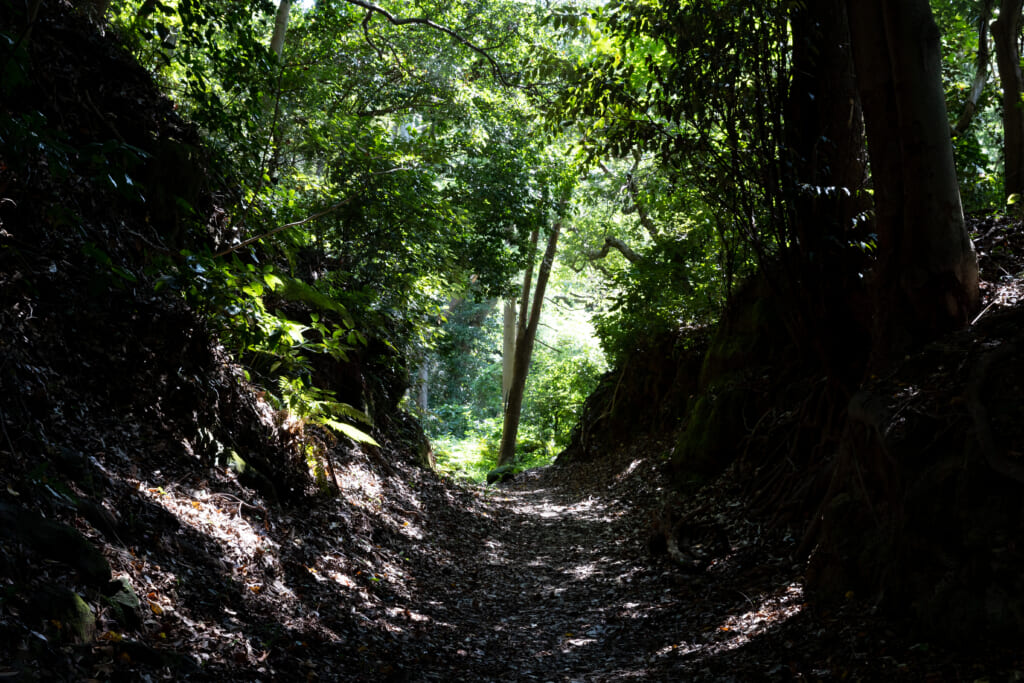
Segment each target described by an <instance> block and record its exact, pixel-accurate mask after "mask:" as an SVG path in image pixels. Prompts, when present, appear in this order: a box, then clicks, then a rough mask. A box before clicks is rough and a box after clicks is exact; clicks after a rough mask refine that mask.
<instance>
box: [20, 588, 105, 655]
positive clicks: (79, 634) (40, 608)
mask: <svg viewBox="0 0 1024 683" xmlns="http://www.w3.org/2000/svg"><path fill="white" fill-rule="evenodd" d="M29 607H30V609H31V610H32V611H33V612H34V613H35V616H36V618H37V619H38V620H39V621H41V622H43V623H44V624H49V625H52V626H54V627H55V628H57V629H58V631H59V632H60V637H61V640H63V641H65V642H71V643H78V644H85V643H91V642H92V641H93V639H94V638H95V637H96V616H95V615H94V614H93V613H92V610H91V609H89V605H88V604H86V602H85V600H83V599H82V598H81V596H79V595H78V593H75V592H74V591H72V590H68V589H67V588H61V587H56V586H47V587H45V588H43V589H42V590H40V591H39V592H38V593H36V594H35V595H34V596H33V597H32V600H31V601H30V603H29Z"/></svg>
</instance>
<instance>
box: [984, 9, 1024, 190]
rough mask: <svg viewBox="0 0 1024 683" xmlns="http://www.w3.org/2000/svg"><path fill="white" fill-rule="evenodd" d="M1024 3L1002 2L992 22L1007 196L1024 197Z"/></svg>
mask: <svg viewBox="0 0 1024 683" xmlns="http://www.w3.org/2000/svg"><path fill="white" fill-rule="evenodd" d="M1022 9H1024V0H1002V2H1000V4H999V18H998V19H996V20H995V21H994V22H993V23H992V40H993V42H994V43H995V46H996V65H997V67H998V68H999V80H1000V82H1001V84H1002V86H1003V163H1004V164H1005V166H1004V176H1005V179H1006V180H1005V182H1006V185H1005V192H1006V197H1007V198H1009V197H1011V196H1012V195H1015V194H1016V195H1022V196H1024V101H1022V97H1024V74H1022V73H1021V67H1020V50H1019V49H1018V47H1017V41H1018V40H1019V38H1020V28H1021V11H1022Z"/></svg>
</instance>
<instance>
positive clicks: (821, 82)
mask: <svg viewBox="0 0 1024 683" xmlns="http://www.w3.org/2000/svg"><path fill="white" fill-rule="evenodd" d="M790 26H791V30H792V36H793V63H792V64H793V65H792V79H791V82H790V87H789V100H788V102H787V104H786V112H785V125H786V142H787V147H788V149H789V152H790V154H789V157H788V158H784V159H782V160H781V161H782V162H783V167H782V168H781V169H780V174H781V176H782V177H783V178H785V179H786V183H787V185H788V189H789V194H790V195H791V196H792V198H793V199H792V201H791V202H790V207H791V214H790V215H791V216H792V219H791V220H792V229H791V234H792V236H793V238H794V240H793V241H794V243H795V244H796V249H795V250H793V251H794V256H795V257H796V261H797V267H796V268H795V269H794V270H795V271H796V274H797V275H798V277H799V282H800V286H799V287H794V288H793V291H794V293H795V294H796V296H794V297H793V298H794V304H795V305H794V306H793V307H792V308H793V309H794V311H795V315H798V316H799V317H798V318H795V319H794V320H792V321H789V324H790V325H792V326H793V327H794V328H795V329H794V330H793V339H794V340H798V343H800V344H807V345H808V348H807V349H806V351H807V352H809V353H813V354H815V355H817V356H818V357H819V359H820V361H821V363H822V367H824V368H826V369H827V371H828V373H829V376H831V377H833V378H834V379H849V380H851V381H857V380H859V378H860V374H861V371H862V368H861V367H858V363H857V362H856V359H858V357H859V358H861V359H863V358H864V356H865V355H866V354H865V353H864V351H863V349H864V347H865V346H866V345H867V343H866V342H865V340H864V339H863V337H864V335H865V333H864V329H865V327H866V324H867V323H866V321H865V320H862V319H858V316H856V315H854V314H853V313H852V310H854V309H855V308H856V306H855V301H856V300H857V299H858V298H861V297H862V295H861V294H860V293H859V292H858V290H859V289H860V288H861V287H860V283H859V274H860V272H861V270H862V268H863V266H864V264H863V262H864V260H865V257H864V256H863V255H862V254H860V253H859V252H856V251H854V250H852V249H850V248H849V247H848V246H847V245H848V244H849V242H850V240H851V232H852V230H853V229H854V216H855V215H856V214H858V213H860V212H862V211H864V210H866V209H867V208H869V205H868V203H867V202H868V199H867V197H866V195H865V193H864V192H863V190H864V187H865V185H866V183H867V153H866V150H865V145H864V123H863V115H862V112H861V106H860V98H859V96H858V94H857V84H856V79H855V76H854V68H853V54H852V51H851V45H850V27H849V22H848V21H847V17H846V10H845V6H844V0H816V1H815V2H812V3H807V4H802V5H800V6H794V8H793V10H792V14H791V18H790Z"/></svg>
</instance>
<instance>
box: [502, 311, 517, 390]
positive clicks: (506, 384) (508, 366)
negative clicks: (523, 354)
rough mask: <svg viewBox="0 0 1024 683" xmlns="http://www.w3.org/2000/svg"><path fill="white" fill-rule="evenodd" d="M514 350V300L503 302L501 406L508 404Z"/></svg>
mask: <svg viewBox="0 0 1024 683" xmlns="http://www.w3.org/2000/svg"><path fill="white" fill-rule="evenodd" d="M515 352H516V302H515V299H509V300H508V301H506V302H505V316H504V325H503V327H502V346H501V406H502V409H504V407H505V406H507V405H508V392H509V390H510V389H511V388H512V364H513V362H514V358H515Z"/></svg>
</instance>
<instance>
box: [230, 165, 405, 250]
mask: <svg viewBox="0 0 1024 683" xmlns="http://www.w3.org/2000/svg"><path fill="white" fill-rule="evenodd" d="M411 170H413V169H412V167H409V166H399V167H396V168H389V169H388V170H386V171H377V172H375V173H371V174H370V175H372V176H376V175H387V174H389V173H397V172H399V171H411ZM357 196H358V193H355V192H353V193H352V194H350V195H349V196H347V197H344V198H342V199H340V200H338V201H336V202H335V203H333V204H331V205H330V206H328V207H327V208H326V209H323V210H322V211H317V212H316V213H314V214H313V215H312V216H306V217H305V218H303V219H302V220H301V221H295V222H294V223H285V224H284V225H279V226H277V227H276V228H274V229H273V230H270V231H268V232H264V233H262V234H259V235H256V236H255V237H250V238H249V239H247V240H244V241H242V242H239V243H238V244H236V245H234V246H232V247H228V248H227V249H224V250H223V251H219V252H217V253H216V254H214V255H213V257H214V258H220V257H221V256H226V255H228V254H230V253H232V252H235V251H238V250H239V249H241V248H242V247H247V246H249V245H250V244H252V243H253V242H258V241H259V240H261V239H264V238H267V237H271V236H273V235H276V234H277V233H279V232H281V231H282V230H287V229H288V228H294V227H297V226H299V225H304V224H306V223H309V222H310V221H315V220H316V219H317V218H323V217H324V216H326V215H327V214H329V213H333V212H334V211H337V210H338V209H340V208H341V207H343V206H345V205H346V204H348V203H349V202H351V201H352V200H353V199H355V198H356V197H357Z"/></svg>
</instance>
